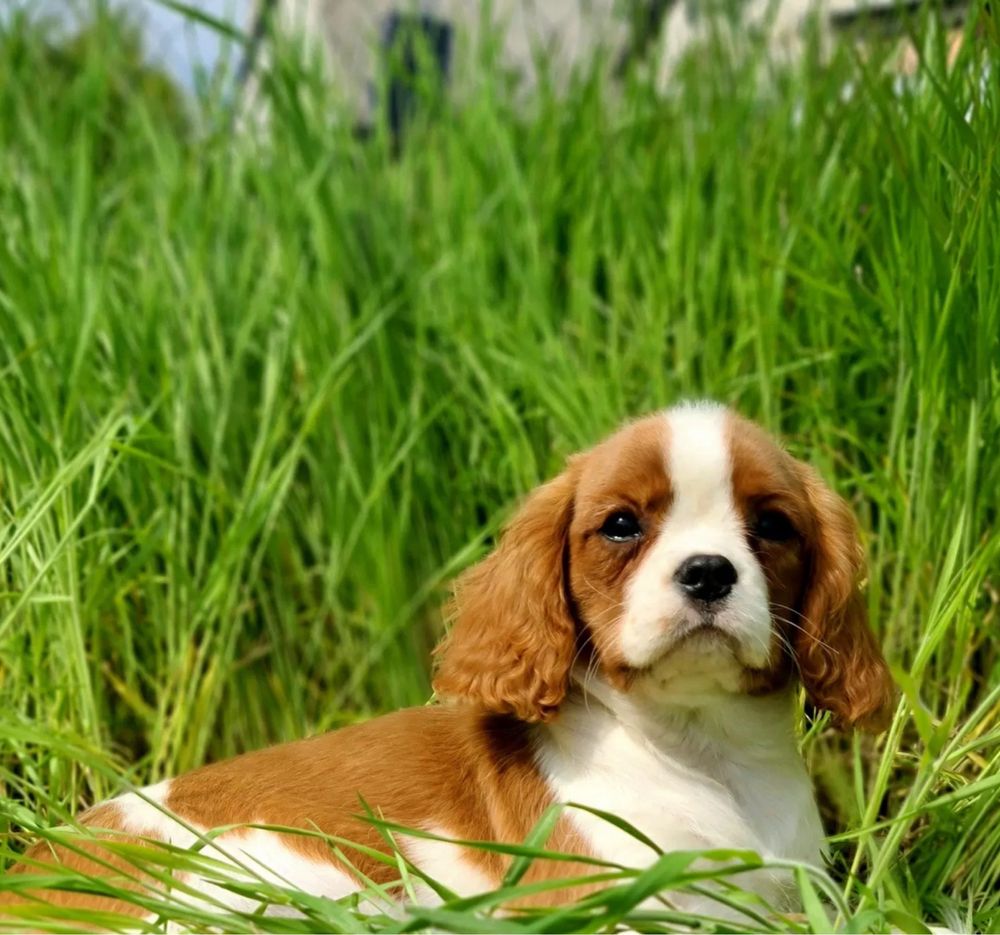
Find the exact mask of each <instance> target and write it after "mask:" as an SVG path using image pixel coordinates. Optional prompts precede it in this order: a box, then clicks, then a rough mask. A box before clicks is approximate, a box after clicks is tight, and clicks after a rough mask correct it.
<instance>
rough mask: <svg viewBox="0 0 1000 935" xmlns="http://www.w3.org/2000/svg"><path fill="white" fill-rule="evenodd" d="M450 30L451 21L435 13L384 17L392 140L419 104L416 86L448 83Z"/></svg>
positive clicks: (396, 138)
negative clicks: (429, 83)
mask: <svg viewBox="0 0 1000 935" xmlns="http://www.w3.org/2000/svg"><path fill="white" fill-rule="evenodd" d="M453 33H454V27H453V26H452V24H451V23H449V22H448V21H447V20H444V19H441V18H440V17H437V16H428V15H425V14H412V13H391V14H390V15H389V16H388V18H387V19H386V24H385V32H384V34H383V38H382V54H383V58H384V63H385V67H386V68H387V70H388V75H387V80H386V81H385V83H384V84H383V87H384V88H385V93H386V97H387V100H386V108H385V113H386V116H387V119H388V121H389V130H390V132H391V133H392V137H393V141H394V142H395V143H397V144H398V143H399V141H400V138H401V136H402V133H403V131H404V129H405V127H406V124H407V123H408V122H409V121H410V120H412V119H413V116H414V114H415V113H416V110H417V107H418V106H419V102H420V99H421V96H422V95H421V94H420V91H419V88H418V85H419V84H420V83H426V82H427V81H428V80H431V81H434V80H436V81H439V82H440V86H441V88H442V89H443V87H444V86H445V85H446V84H447V83H448V77H449V74H450V71H451V48H452V35H453Z"/></svg>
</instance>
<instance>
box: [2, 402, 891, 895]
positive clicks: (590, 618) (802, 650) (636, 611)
mask: <svg viewBox="0 0 1000 935" xmlns="http://www.w3.org/2000/svg"><path fill="white" fill-rule="evenodd" d="M861 570H862V551H861V548H860V545H859V542H858V537H857V532H856V529H855V524H854V521H853V518H852V516H851V513H850V511H849V509H848V507H847V506H846V504H845V503H844V502H843V501H842V500H841V499H840V498H838V497H837V496H836V495H835V494H833V493H832V492H831V491H830V490H829V489H828V488H827V487H826V486H825V485H824V484H823V482H822V481H821V480H820V478H819V476H818V475H817V474H816V472H815V471H814V470H813V469H812V468H810V467H808V466H807V465H805V464H803V463H801V462H799V461H796V460H795V459H794V458H792V457H791V456H789V455H788V454H786V453H785V452H784V451H783V450H782V449H781V448H780V447H778V445H776V444H775V443H774V442H773V441H772V440H771V439H770V438H769V437H768V436H767V435H766V434H765V433H764V432H763V431H762V430H761V429H760V428H758V427H756V426H755V425H753V424H751V423H749V422H747V421H745V420H744V419H741V418H740V417H739V416H737V415H735V414H734V413H732V412H730V411H728V410H727V409H724V408H722V407H719V406H715V405H710V404H697V405H684V406H680V407H677V408H674V409H670V410H667V411H665V412H659V413H656V414H654V415H651V416H648V417H646V418H644V419H641V420H639V421H636V422H632V423H630V424H628V425H626V426H625V427H624V428H622V429H621V430H620V431H618V432H617V433H616V434H614V435H612V436H611V437H610V438H608V439H607V440H605V441H604V442H602V443H601V444H599V445H597V446H596V447H594V448H591V449H590V450H588V451H585V452H583V453H581V454H578V455H576V456H574V457H573V458H571V459H570V461H569V463H568V464H567V466H566V468H565V470H564V471H563V472H562V473H561V474H560V475H559V476H558V477H556V478H555V479H554V480H551V481H549V482H548V483H546V484H544V485H543V486H541V487H540V488H538V489H537V490H536V491H534V493H532V494H531V495H530V496H529V497H528V499H527V501H526V502H525V503H524V505H523V506H522V508H521V510H520V512H519V513H518V514H517V515H516V516H515V517H514V519H513V521H512V522H511V523H510V525H509V527H508V528H507V529H506V531H505V533H504V534H503V536H502V538H501V540H500V543H499V545H498V546H497V548H496V549H495V550H494V551H493V553H492V554H491V555H489V556H488V557H487V558H486V559H484V560H483V561H482V562H481V563H480V564H478V565H476V566H475V567H473V568H472V569H470V570H469V571H467V572H466V573H465V574H464V575H463V576H462V577H461V578H460V579H459V580H458V583H457V585H456V588H455V593H454V599H453V604H452V608H451V609H452V616H453V623H452V627H451V631H450V633H449V635H448V637H447V638H446V640H445V641H444V643H443V645H442V646H441V647H439V649H438V652H437V656H438V665H437V673H436V678H435V681H434V686H435V690H436V692H437V695H438V697H439V698H440V699H441V703H439V704H435V705H432V706H429V707H423V708H412V709H409V710H404V711H398V712H396V713H395V714H389V715H386V716H385V717H380V718H376V719H374V720H372V721H370V722H368V723H366V724H362V725H359V726H354V727H348V728H345V729H343V730H339V731H335V732H333V733H330V734H326V735H323V736H319V737H313V738H310V739H308V740H302V741H298V742H296V743H290V744H285V745H283V746H278V747H273V748H270V749H267V750H262V751H260V752H257V753H251V754H247V755H245V756H241V757H237V758H236V759H233V760H229V761H226V762H222V763H217V764H215V765H212V766H206V767H204V768H202V769H199V770H195V771H194V772H192V773H188V774H186V775H183V776H179V777H177V778H175V779H167V780H164V781H163V782H160V783H158V784H156V785H154V786H150V787H148V788H146V789H144V790H141V791H140V792H138V793H134V792H133V793H128V794H125V795H122V796H119V797H118V798H116V799H113V800H111V801H109V802H105V803H103V804H100V805H98V806H96V807H95V808H92V809H91V810H90V811H88V812H87V813H85V814H84V815H83V816H82V818H81V820H82V822H83V823H84V824H86V825H89V826H92V827H93V828H97V829H107V840H113V841H121V840H122V836H125V839H126V840H128V839H130V838H151V839H156V840H160V841H165V842H169V843H171V844H173V845H175V846H179V847H193V846H196V845H197V846H199V847H201V848H202V852H203V853H204V854H206V855H209V856H213V857H216V858H218V859H220V860H226V861H229V862H231V863H234V864H242V866H244V867H249V868H250V869H251V870H252V872H253V873H256V874H258V875H259V876H260V877H262V878H263V879H265V880H271V881H274V882H277V883H279V884H281V885H291V886H295V887H298V888H301V889H304V890H307V891H309V892H310V893H313V894H315V895H322V896H328V897H341V896H344V895H346V894H348V893H351V892H353V891H356V890H357V889H359V880H360V877H361V876H362V875H364V876H366V877H368V878H369V879H371V880H374V881H375V882H378V883H383V884H386V885H391V884H392V883H393V881H396V880H397V879H398V870H397V868H396V867H394V866H392V865H388V864H386V863H384V862H381V861H379V860H378V859H377V856H376V855H377V852H379V851H385V850H386V849H387V848H386V844H385V841H384V838H383V837H382V836H381V834H380V833H379V831H378V830H377V829H376V828H375V827H373V825H372V824H371V823H370V822H369V821H367V820H366V819H365V818H364V817H363V814H364V807H363V805H362V801H363V802H364V803H366V805H367V806H368V808H370V809H371V810H372V811H373V812H374V813H375V814H377V815H380V816H382V817H384V818H385V819H386V820H387V821H391V822H395V823H398V824H400V825H405V826H407V827H409V828H415V829H419V830H422V831H424V832H429V833H430V834H431V835H434V836H436V837H438V838H452V839H464V840H482V841H499V842H507V843H518V842H521V841H523V840H524V838H525V836H526V835H527V833H528V832H529V830H530V829H531V828H532V827H533V825H534V824H535V823H536V822H537V821H538V819H539V818H540V816H541V815H542V814H543V812H545V810H546V809H547V808H548V807H549V806H550V805H552V804H553V803H577V804H582V805H585V806H589V807H591V808H593V809H597V810H601V811H605V812H611V813H613V814H615V815H617V816H620V817H621V818H623V819H625V820H626V821H627V822H629V823H630V824H631V825H633V826H634V827H635V828H637V829H638V830H640V831H641V832H643V834H644V835H646V837H647V838H649V839H651V841H652V842H654V843H655V845H657V846H658V847H659V848H660V849H662V850H664V851H668V850H676V849H685V850H687V849H703V848H741V849H744V848H745V849H750V850H754V851H756V852H758V853H759V854H761V855H762V856H764V857H770V858H782V859H790V860H799V861H807V862H810V863H813V864H819V863H820V862H821V859H822V846H823V832H822V829H821V827H820V821H819V816H818V813H817V809H816V804H815V801H814V797H813V791H812V788H811V784H810V781H809V778H808V776H807V774H806V771H805V768H804V765H803V763H802V760H801V758H800V756H799V753H798V750H797V745H796V736H795V718H796V688H797V687H798V686H799V685H802V686H803V687H804V689H805V692H806V694H807V695H808V697H809V699H810V701H811V702H812V704H813V705H814V706H815V707H817V708H820V709H824V710H826V711H829V712H830V713H831V714H832V716H833V721H834V723H835V724H836V725H837V726H839V727H841V728H844V729H850V728H854V727H860V728H863V729H866V730H872V731H877V730H880V729H882V728H883V727H884V726H885V724H886V723H887V719H888V718H889V717H890V715H891V710H892V706H893V700H894V690H893V685H892V682H891V679H890V677H889V673H888V671H887V667H886V664H885V661H884V659H883V658H882V655H881V653H880V652H879V648H878V646H877V644H876V641H875V639H874V637H873V636H872V633H871V631H870V630H869V629H868V626H867V623H866V619H865V608H864V603H863V601H862V599H861V596H860V594H859V593H858V578H859V576H860V574H861ZM175 816H176V817H175ZM231 825H243V826H246V825H281V826H290V827H293V828H302V829H306V830H310V831H317V830H318V831H319V832H323V833H324V834H326V835H330V836H333V837H335V838H337V839H340V840H345V839H346V840H348V841H351V842H354V843H356V844H357V845H359V849H354V848H351V847H349V846H347V845H343V846H342V850H341V854H342V856H343V857H345V858H346V861H344V860H338V858H337V857H336V856H335V855H334V853H333V848H331V846H330V844H329V842H328V841H325V840H323V839H322V838H321V837H319V836H316V835H293V834H288V833H279V832H274V831H269V830H265V829H260V828H248V827H237V828H235V829H231V830H227V831H225V832H224V833H222V834H220V835H218V836H216V837H213V838H212V840H211V842H210V843H207V844H206V842H205V839H204V833H205V832H206V831H208V830H210V829H214V828H220V827H224V826H231ZM103 840H104V838H101V837H98V839H97V840H96V841H92V842H89V843H87V842H82V841H81V842H80V844H79V845H77V846H76V847H75V848H74V849H72V850H71V849H67V848H64V847H61V846H58V847H52V846H50V845H47V844H45V843H44V842H43V843H40V844H38V845H36V846H35V847H33V848H32V849H31V850H30V851H29V852H28V854H27V855H26V861H25V862H24V863H23V864H22V865H21V866H19V867H18V868H16V869H15V870H14V871H12V872H13V873H39V872H42V873H44V872H51V871H52V864H53V863H61V864H63V865H65V866H67V867H70V868H75V869H77V870H80V871H82V872H83V873H86V874H89V875H92V876H93V875H107V876H115V875H116V874H118V873H119V872H121V871H122V870H123V869H124V867H125V864H124V863H123V861H122V860H121V859H120V858H119V857H118V856H117V855H115V854H114V853H111V852H110V851H104V849H103V844H102V841H103ZM397 843H398V845H399V846H400V848H401V850H402V852H403V853H404V854H405V855H406V857H407V858H408V859H409V861H411V862H412V864H413V865H414V866H416V867H417V868H418V869H419V870H421V871H423V872H424V873H426V874H427V875H428V876H430V877H431V878H433V879H435V880H437V881H438V882H440V883H442V884H444V885H445V886H447V887H448V888H450V889H451V890H453V891H454V892H456V893H458V894H463V895H471V894H475V893H477V892H482V891H485V890H488V889H491V888H494V887H496V886H497V885H498V884H499V882H500V880H501V878H502V876H503V874H504V872H505V870H506V868H507V866H508V864H509V858H506V857H504V856H502V855H499V854H497V853H493V852H487V851H483V850H476V849H471V848H468V847H464V846H462V845H459V844H453V843H450V842H445V841H440V840H436V839H434V838H428V837H410V836H406V835H403V834H400V835H398V837H397ZM548 846H549V848H550V849H552V850H562V851H565V852H568V853H571V854H578V855H581V856H584V857H596V858H600V859H604V860H609V861H613V862H615V863H618V864H624V865H628V866H635V867H641V866H644V865H648V864H650V863H651V862H652V861H653V860H654V859H655V858H656V853H655V851H654V850H653V849H652V848H651V847H649V845H648V844H646V843H643V842H642V841H640V840H639V839H637V838H636V837H634V836H631V835H629V834H628V833H626V832H625V831H623V830H621V829H619V828H617V827H615V826H614V825H612V824H610V823H609V822H607V821H605V820H604V819H602V818H600V817H598V816H597V815H595V814H594V813H593V812H590V811H585V810H580V809H575V808H567V809H566V810H565V811H564V812H563V813H562V814H561V816H560V818H559V820H558V822H557V824H556V826H555V829H554V831H553V833H552V835H551V837H550V839H549V842H548ZM576 869H577V870H579V869H580V868H576ZM572 870H573V868H572V867H567V865H566V864H565V863H559V862H556V861H539V862H536V863H535V864H534V865H533V866H532V867H531V869H530V871H529V874H528V877H527V879H528V880H531V879H536V880H540V879H547V878H554V877H557V876H561V875H562V876H565V875H567V874H568V873H570V872H572ZM133 876H134V871H133ZM741 879H742V882H743V883H744V884H747V885H749V886H750V888H752V889H755V890H757V891H758V892H759V893H760V894H761V895H762V896H764V897H765V898H767V899H768V900H770V901H771V902H772V903H775V904H776V905H778V906H781V905H783V904H786V903H787V901H788V899H787V896H788V894H787V891H786V881H784V880H783V879H781V877H780V876H779V875H777V874H774V873H767V872H755V873H753V874H749V875H747V876H746V877H743V878H741ZM21 882H22V885H23V884H24V881H21ZM186 884H187V885H188V886H190V887H192V888H193V889H194V890H195V891H197V892H199V893H203V894H204V895H205V897H206V898H211V899H212V900H217V901H222V902H224V903H226V904H227V905H229V906H232V907H233V908H234V909H236V910H242V911H253V909H254V908H255V906H256V905H257V904H256V902H255V901H254V900H253V899H252V898H250V897H245V896H236V895H234V894H233V893H232V892H230V891H228V890H226V889H222V888H219V887H217V886H215V885H213V884H212V883H211V882H209V881H207V880H203V879H199V878H198V876H197V874H194V873H192V874H189V875H188V879H187V880H186ZM127 885H130V886H134V887H135V888H136V890H137V891H140V890H142V888H143V887H144V886H146V885H148V881H144V880H142V879H139V880H134V881H133V882H132V883H130V884H127ZM422 886H423V885H422V884H419V883H418V893H417V895H418V896H419V897H420V898H433V894H432V892H431V891H430V890H429V889H428V888H421V887H422ZM18 893H19V895H18V896H14V895H13V894H12V893H8V894H7V895H6V897H5V899H6V901H7V903H8V904H10V903H13V902H17V901H19V900H25V899H34V900H39V899H40V900H47V901H50V902H52V903H57V904H59V905H62V906H67V905H72V906H79V907H81V908H90V909H113V910H115V911H118V912H123V913H131V914H134V915H142V914H143V913H144V912H145V910H144V909H143V908H142V906H141V905H138V904H133V903H125V902H120V901H118V900H114V899H110V898H108V897H105V896H101V895H96V894H88V893H79V892H55V891H50V890H45V889H43V888H41V887H39V888H33V889H27V890H26V889H24V888H19V889H18ZM189 895H190V894H189ZM570 895H572V894H568V893H567V892H565V891H564V892H561V893H559V892H556V893H554V894H553V893H552V892H549V893H548V894H547V895H545V896H543V897H539V900H540V901H545V900H549V901H554V900H560V899H562V900H565V899H567V898H569V896H570ZM685 899H687V903H686V904H687V905H688V906H695V907H696V908H697V907H698V905H697V900H696V898H694V897H684V896H681V897H679V899H678V900H677V901H678V902H680V903H681V904H685ZM692 900H694V902H692ZM272 908H274V907H272Z"/></svg>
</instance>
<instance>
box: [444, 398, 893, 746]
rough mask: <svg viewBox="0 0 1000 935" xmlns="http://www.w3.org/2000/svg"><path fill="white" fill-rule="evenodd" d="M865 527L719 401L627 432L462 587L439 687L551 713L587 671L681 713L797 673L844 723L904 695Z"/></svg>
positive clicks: (539, 503) (527, 514)
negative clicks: (882, 639)
mask: <svg viewBox="0 0 1000 935" xmlns="http://www.w3.org/2000/svg"><path fill="white" fill-rule="evenodd" d="M862 566H863V555H862V550H861V546H860V543H859V541H858V536H857V530H856V526H855V523H854V519H853V516H852V514H851V512H850V510H849V508H848V507H847V505H846V504H845V503H844V501H843V500H841V499H840V498H839V497H838V496H836V495H835V494H834V493H833V492H832V491H831V490H830V489H829V488H828V487H827V486H826V485H825V484H824V483H823V482H822V481H821V479H820V478H819V476H818V475H817V474H816V472H815V471H814V470H813V469H812V468H810V467H809V466H808V465H805V464H803V463H801V462H799V461H796V460H795V459H794V458H792V457H791V456H790V455H788V454H787V453H785V452H784V451H783V450H782V449H781V448H779V447H778V446H777V445H776V444H775V443H774V441H772V440H771V438H770V437H769V436H768V435H767V434H766V433H765V432H764V431H763V430H761V429H760V428H758V427H757V426H755V425H753V424H752V423H749V422H747V421H746V420H744V419H741V418H740V417H738V416H737V415H735V414H734V413H732V412H730V411H728V410H726V409H724V408H722V407H718V406H714V405H708V404H699V405H687V406H681V407H678V408H675V409H671V410H668V411H667V412H665V413H658V414H656V415H653V416H649V417H647V418H645V419H642V420H640V421H638V422H634V423H631V424H629V425H627V426H625V427H624V428H623V429H621V430H620V431H619V432H617V433H616V434H615V435H613V436H612V437H611V438H609V439H607V440H606V441H604V442H602V443H601V444H599V445H597V446H596V447H594V448H592V449H590V450H589V451H586V452H583V453H582V454H578V455H576V456H574V457H573V458H572V459H570V461H569V463H568V465H567V467H566V469H565V470H564V471H563V473H562V474H560V475H559V476H558V477H556V478H555V479H554V480H552V481H550V482H549V483H547V484H545V485H543V486H542V487H540V488H539V489H537V490H536V491H535V492H534V493H532V494H531V496H530V497H529V498H528V500H527V501H526V503H525V504H524V505H523V507H522V508H521V510H520V512H519V513H518V514H517V515H516V516H515V517H514V519H513V521H512V522H511V523H510V525H509V526H508V528H507V529H506V531H505V533H504V535H503V537H502V539H501V541H500V544H499V546H498V547H497V548H496V549H495V550H494V552H493V553H492V554H491V555H489V556H488V557H487V558H486V559H484V560H483V561H482V562H480V563H479V564H478V565H476V566H475V567H473V568H471V569H470V570H469V571H467V572H466V573H465V574H464V575H462V576H461V577H460V579H459V580H458V583H457V585H456V588H455V596H454V601H453V608H452V609H453V626H452V629H451V632H450V634H449V636H448V637H447V639H446V640H445V642H444V643H443V644H442V646H441V647H440V649H439V657H440V659H439V666H438V671H437V676H436V679H435V689H436V690H437V692H438V694H440V695H442V696H446V697H448V696H450V697H457V698H461V699H466V700H470V701H473V702H475V703H477V704H478V705H480V706H481V707H483V708H485V709H486V710H489V711H493V712H502V713H509V714H513V715H515V716H516V717H518V718H520V719H522V720H525V721H539V720H547V719H549V718H550V717H552V716H553V715H554V714H555V713H556V711H557V710H558V708H559V705H560V703H561V702H562V701H563V699H564V697H565V696H566V693H567V691H568V690H569V686H570V681H571V676H572V673H573V671H574V667H575V666H576V671H579V670H580V667H585V668H586V671H587V672H588V673H590V674H592V675H593V676H594V677H596V678H600V679H603V680H605V681H606V682H608V683H609V684H611V685H612V686H614V687H615V688H616V689H618V690H620V691H624V692H629V691H634V690H638V689H639V688H640V687H644V688H648V687H649V686H651V685H652V686H654V687H655V688H656V690H657V692H659V693H660V694H665V695H667V696H669V697H670V698H671V699H672V700H676V701H677V702H678V703H681V704H684V703H689V704H692V705H697V704H699V703H700V701H701V699H702V698H705V697H712V696H714V695H718V694H719V693H723V694H733V693H746V694H763V693H767V692H770V691H776V690H778V689H780V688H782V687H783V686H785V685H786V684H787V683H788V681H789V680H790V679H791V678H794V677H798V678H799V679H800V680H801V682H802V684H803V685H804V686H805V689H806V692H807V693H808V695H809V697H810V699H811V700H812V702H813V703H814V704H815V705H816V706H817V707H819V708H823V709H826V710H828V711H830V712H832V714H833V716H834V719H835V721H836V723H838V724H839V725H840V726H843V727H849V726H859V727H862V728H867V729H872V730H878V729H880V728H881V727H883V726H884V724H885V722H886V719H887V718H888V717H889V715H890V714H891V706H892V702H893V698H894V689H893V685H892V681H891V678H890V676H889V673H888V669H887V667H886V664H885V660H884V659H883V658H882V655H881V653H880V651H879V648H878V645H877V643H876V641H875V638H874V637H873V635H872V633H871V631H870V630H869V628H868V625H867V620H866V614H865V607H864V603H863V601H862V599H861V596H860V594H859V592H858V579H859V577H860V575H861V571H862Z"/></svg>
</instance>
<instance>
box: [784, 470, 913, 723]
mask: <svg viewBox="0 0 1000 935" xmlns="http://www.w3.org/2000/svg"><path fill="white" fill-rule="evenodd" d="M798 470H799V473H800V477H801V479H802V482H803V484H804V486H805V490H806V494H807V497H808V500H809V508H810V513H811V514H812V526H813V528H812V532H811V535H809V536H808V537H807V544H808V552H809V563H810V571H809V579H808V581H807V584H806V590H805V594H804V596H803V600H802V608H801V620H800V622H801V629H800V630H797V631H796V634H795V640H794V648H795V657H796V660H797V662H798V668H799V674H800V677H801V679H802V683H803V685H804V686H805V689H806V692H807V694H808V695H809V698H810V700H811V701H812V702H813V704H815V705H816V706H817V707H818V708H823V709H825V710H827V711H830V712H831V713H832V714H833V717H834V722H835V723H836V724H837V725H838V726H839V727H841V728H845V729H846V728H851V727H858V728H861V729H863V730H868V731H872V732H875V733H877V732H879V731H882V730H884V729H885V728H886V727H887V726H888V724H889V721H890V720H891V718H892V713H893V708H894V705H895V700H896V689H895V685H894V684H893V681H892V677H891V676H890V675H889V668H888V666H887V665H886V662H885V659H884V658H883V656H882V652H881V650H880V649H879V645H878V642H877V640H876V639H875V635H874V634H873V633H872V631H871V629H870V628H869V626H868V615H867V611H866V608H865V604H864V600H863V599H862V596H861V593H860V590H859V581H860V578H861V575H862V572H863V569H864V552H863V550H862V547H861V542H860V539H859V537H858V531H857V525H856V523H855V521H854V515H853V513H852V512H851V510H850V507H848V505H847V504H846V503H845V502H844V501H843V500H842V499H841V498H840V497H838V496H837V495H836V494H835V493H834V492H833V491H832V490H830V489H829V488H828V487H827V486H826V484H824V483H823V481H822V480H821V479H820V477H819V475H818V474H817V473H816V472H815V471H814V470H813V469H812V468H811V467H809V466H808V465H805V464H799V465H798Z"/></svg>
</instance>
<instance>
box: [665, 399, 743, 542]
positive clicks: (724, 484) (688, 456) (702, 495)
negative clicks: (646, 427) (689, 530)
mask: <svg viewBox="0 0 1000 935" xmlns="http://www.w3.org/2000/svg"><path fill="white" fill-rule="evenodd" d="M665 416H666V420H667V426H668V434H667V453H666V457H667V472H668V476H669V477H670V486H671V489H672V491H673V503H672V505H671V508H670V516H669V522H671V523H674V524H676V523H678V522H682V521H684V520H686V519H689V518H690V519H694V518H697V517H706V516H708V517H716V516H721V515H724V514H725V513H732V512H733V498H732V476H733V467H732V463H731V460H730V457H729V442H728V439H727V437H726V421H727V416H726V410H725V409H723V408H722V407H721V406H717V405H715V404H714V403H697V404H689V405H685V406H680V407H678V408H676V409H668V410H667V412H666V413H665Z"/></svg>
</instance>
